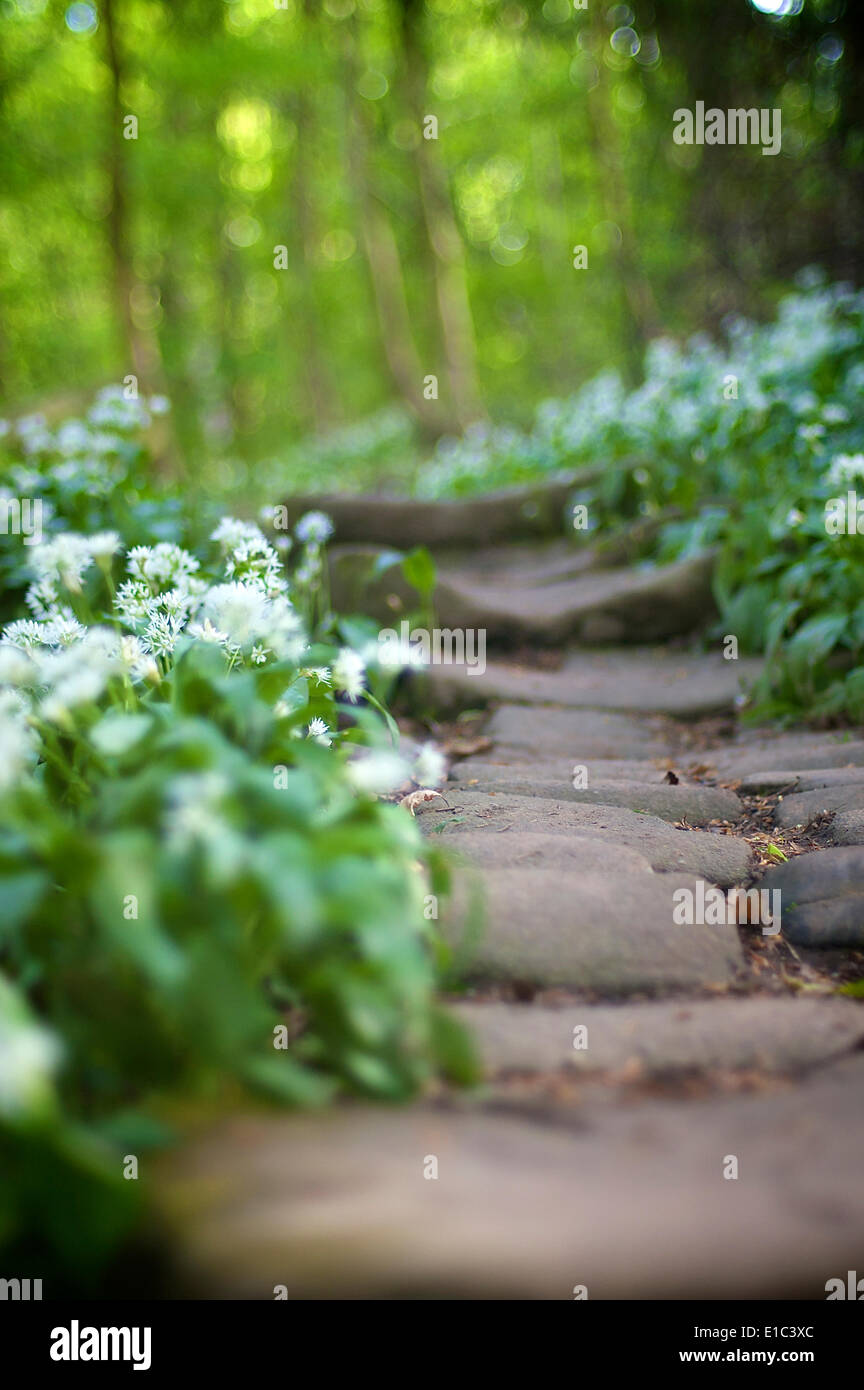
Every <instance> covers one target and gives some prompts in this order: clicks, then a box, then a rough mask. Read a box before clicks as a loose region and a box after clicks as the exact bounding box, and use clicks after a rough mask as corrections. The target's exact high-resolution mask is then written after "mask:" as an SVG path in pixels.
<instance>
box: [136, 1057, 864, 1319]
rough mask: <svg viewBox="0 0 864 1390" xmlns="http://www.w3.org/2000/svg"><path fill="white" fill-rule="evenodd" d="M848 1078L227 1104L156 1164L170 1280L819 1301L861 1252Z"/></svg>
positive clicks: (202, 1286)
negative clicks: (653, 1095) (516, 1096)
mask: <svg viewBox="0 0 864 1390" xmlns="http://www.w3.org/2000/svg"><path fill="white" fill-rule="evenodd" d="M862 1087H864V1057H861V1056H857V1057H855V1058H852V1059H843V1060H841V1061H840V1062H838V1063H835V1064H833V1065H832V1066H830V1067H828V1068H826V1069H825V1070H824V1071H821V1072H819V1073H817V1074H816V1075H815V1076H814V1077H813V1078H811V1079H810V1080H808V1081H806V1082H804V1083H801V1084H800V1085H798V1086H793V1087H788V1088H785V1087H784V1088H781V1089H779V1090H777V1091H774V1092H768V1093H760V1094H755V1095H737V1096H722V1097H716V1096H714V1097H708V1098H706V1099H703V1100H690V1101H688V1102H686V1103H685V1104H682V1103H680V1102H676V1101H673V1100H654V1101H649V1102H645V1103H643V1104H630V1105H626V1106H612V1105H609V1104H608V1103H606V1104H600V1103H596V1104H594V1105H591V1104H585V1105H581V1106H579V1107H577V1109H576V1111H575V1113H574V1114H572V1115H562V1114H561V1113H560V1112H559V1111H550V1112H549V1114H548V1122H546V1123H543V1122H542V1120H541V1118H540V1117H538V1118H537V1120H536V1121H535V1122H534V1123H526V1121H525V1119H524V1118H523V1117H516V1116H512V1115H500V1114H499V1115H496V1114H490V1113H485V1112H483V1111H474V1110H471V1109H468V1110H463V1111H460V1110H446V1109H442V1108H440V1107H439V1108H433V1107H431V1106H430V1107H424V1108H415V1109H412V1110H409V1111H405V1110H402V1111H394V1110H392V1109H389V1108H386V1107H380V1108H377V1107H375V1108H373V1107H367V1106H356V1105H355V1106H350V1107H342V1108H339V1109H336V1110H332V1111H330V1112H328V1113H326V1114H318V1115H289V1116H286V1115H278V1116H277V1115H274V1114H272V1113H266V1112H265V1113H254V1112H252V1113H246V1114H239V1115H235V1116H234V1117H232V1118H229V1119H224V1120H222V1121H220V1122H218V1123H216V1124H212V1125H210V1126H209V1127H207V1128H206V1129H202V1130H201V1131H200V1132H199V1134H198V1135H197V1137H195V1138H194V1139H190V1141H189V1142H188V1143H187V1144H186V1145H185V1146H184V1147H183V1148H181V1149H180V1150H179V1151H175V1152H174V1153H172V1154H170V1155H166V1156H164V1157H163V1158H161V1159H160V1160H159V1161H158V1162H157V1164H156V1165H155V1167H156V1175H155V1184H154V1186H155V1219H156V1221H157V1222H158V1226H159V1228H160V1230H162V1231H164V1232H165V1233H166V1236H167V1238H168V1239H169V1242H170V1245H169V1249H170V1265H169V1269H170V1274H171V1292H172V1294H174V1295H175V1296H178V1297H195V1298H215V1299H232V1298H240V1299H263V1300H265V1301H267V1302H272V1300H273V1296H274V1288H275V1287H276V1286H277V1285H285V1286H286V1289H287V1294H288V1297H289V1299H292V1300H295V1301H296V1300H298V1299H304V1298H315V1299H322V1298H324V1299H346V1298H376V1299H438V1298H451V1299H474V1298H476V1299H544V1300H545V1299H561V1300H564V1301H572V1299H573V1289H574V1286H576V1285H584V1286H586V1288H587V1290H588V1296H589V1299H592V1300H596V1299H631V1298H632V1299H673V1300H679V1299H726V1300H729V1299H734V1300H741V1299H784V1300H786V1299H818V1300H820V1301H821V1300H823V1299H824V1298H825V1285H826V1282H827V1281H828V1280H829V1279H831V1278H835V1277H843V1278H845V1274H846V1271H847V1270H848V1269H860V1257H861V1250H862V1247H864V1191H862V1184H861V1172H862V1168H864V1107H862V1106H861V1104H860V1097H861V1093H862ZM728 1154H735V1155H736V1156H737V1157H738V1160H739V1165H740V1167H739V1175H740V1176H739V1180H738V1181H737V1182H730V1181H724V1178H723V1165H724V1160H725V1156H726V1155H728ZM429 1155H434V1156H435V1157H436V1159H437V1161H438V1178H437V1180H436V1181H426V1180H424V1176H423V1174H424V1168H427V1167H428V1156H429Z"/></svg>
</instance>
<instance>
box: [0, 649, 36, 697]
mask: <svg viewBox="0 0 864 1390" xmlns="http://www.w3.org/2000/svg"><path fill="white" fill-rule="evenodd" d="M37 679H38V677H37V670H36V665H35V663H34V662H33V661H32V660H31V658H30V657H29V656H28V655H27V653H26V651H23V650H22V648H21V647H16V646H13V645H12V644H11V643H10V642H3V643H2V644H0V685H14V686H19V685H20V686H25V687H26V686H31V685H35V684H36V682H37Z"/></svg>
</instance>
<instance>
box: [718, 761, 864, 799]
mask: <svg viewBox="0 0 864 1390" xmlns="http://www.w3.org/2000/svg"><path fill="white" fill-rule="evenodd" d="M860 783H864V767H821V768H814V769H813V770H812V771H797V772H792V771H790V770H789V769H788V768H787V769H786V771H785V772H784V771H780V772H753V773H750V774H749V775H748V776H747V777H742V778H741V785H740V787H739V788H738V793H739V795H740V796H774V795H776V794H777V793H780V792H782V793H784V794H791V793H792V792H812V791H817V790H819V789H820V788H821V787H844V786H856V785H858V784H860Z"/></svg>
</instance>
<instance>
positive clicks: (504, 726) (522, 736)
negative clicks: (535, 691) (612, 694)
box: [484, 705, 675, 768]
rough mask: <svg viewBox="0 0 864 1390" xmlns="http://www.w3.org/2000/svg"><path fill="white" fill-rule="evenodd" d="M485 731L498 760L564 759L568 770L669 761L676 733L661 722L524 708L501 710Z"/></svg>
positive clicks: (657, 720) (572, 711) (503, 708)
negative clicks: (601, 761)
mask: <svg viewBox="0 0 864 1390" xmlns="http://www.w3.org/2000/svg"><path fill="white" fill-rule="evenodd" d="M484 732H485V733H486V734H488V736H489V738H491V739H492V741H493V743H494V744H495V753H496V756H497V757H500V758H502V759H503V758H508V759H510V758H512V759H514V760H515V761H519V760H520V759H521V760H522V761H524V760H525V759H526V757H527V758H530V759H532V760H533V759H535V758H540V759H543V760H544V761H547V762H548V761H552V760H558V759H560V762H561V766H562V767H567V768H572V767H573V765H574V764H575V763H585V762H587V761H588V759H590V758H616V759H633V760H636V761H645V760H648V759H651V758H664V757H668V756H669V754H670V744H671V742H672V739H673V738H674V733H675V731H674V730H671V729H670V727H669V724H668V722H666V721H664V720H662V719H659V718H653V719H651V718H647V717H646V718H638V717H637V716H635V715H627V714H617V713H612V714H606V713H603V712H601V711H599V710H573V709H554V708H552V707H547V706H543V707H542V708H537V709H535V708H530V707H526V706H524V705H501V706H500V708H498V709H496V711H495V713H494V714H493V715H492V718H491V719H490V720H489V723H488V724H487V725H486V728H485V730H484Z"/></svg>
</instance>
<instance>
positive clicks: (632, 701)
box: [426, 647, 762, 719]
mask: <svg viewBox="0 0 864 1390" xmlns="http://www.w3.org/2000/svg"><path fill="white" fill-rule="evenodd" d="M761 671H762V662H761V661H759V660H755V659H752V658H751V659H743V660H741V661H724V659H723V657H722V655H720V654H719V653H709V654H700V655H690V654H684V653H675V652H669V651H668V650H667V649H664V648H662V647H660V648H658V647H638V648H635V649H632V650H625V651H618V650H614V649H611V650H609V649H606V648H604V649H603V650H602V651H594V650H589V651H580V652H570V653H568V655H567V656H566V657H565V660H564V663H563V665H562V667H561V669H560V670H558V671H543V670H532V669H530V668H528V667H525V666H524V665H521V666H517V665H514V664H512V663H507V662H505V661H499V660H490V661H487V662H486V664H485V670H482V671H481V669H480V664H479V663H478V662H477V661H474V663H473V664H467V663H464V662H463V663H461V664H459V663H454V664H453V665H440V666H432V667H430V668H429V670H428V672H427V673H426V679H427V680H428V681H429V683H430V686H431V690H432V697H433V701H434V704H435V707H436V709H440V710H450V709H453V708H457V707H459V708H464V707H465V706H466V705H467V706H470V707H471V708H476V707H477V706H478V705H482V704H487V703H490V702H491V701H493V700H496V701H502V702H504V703H509V704H526V705H563V706H567V707H571V708H577V709H579V708H581V709H598V710H621V711H629V712H632V713H644V714H652V713H654V714H667V715H672V716H674V717H675V718H678V719H701V718H704V717H705V716H707V715H712V714H724V713H729V712H731V711H733V710H734V709H735V706H736V701H737V700H738V698H739V696H740V695H741V693H742V690H743V689H744V688H746V686H748V685H750V684H752V683H753V682H754V681H755V680H756V679H757V678H758V676H759V675H760V673H761Z"/></svg>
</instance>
